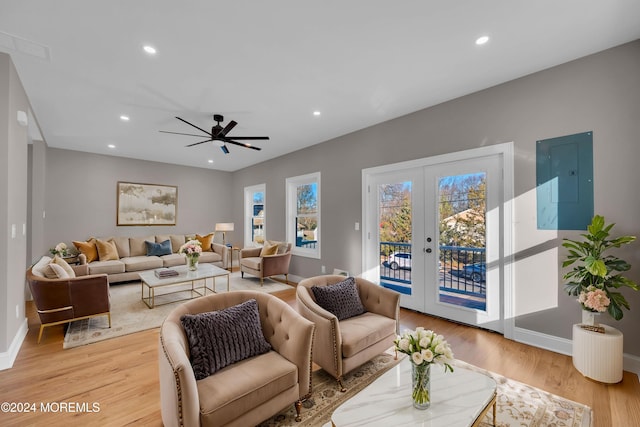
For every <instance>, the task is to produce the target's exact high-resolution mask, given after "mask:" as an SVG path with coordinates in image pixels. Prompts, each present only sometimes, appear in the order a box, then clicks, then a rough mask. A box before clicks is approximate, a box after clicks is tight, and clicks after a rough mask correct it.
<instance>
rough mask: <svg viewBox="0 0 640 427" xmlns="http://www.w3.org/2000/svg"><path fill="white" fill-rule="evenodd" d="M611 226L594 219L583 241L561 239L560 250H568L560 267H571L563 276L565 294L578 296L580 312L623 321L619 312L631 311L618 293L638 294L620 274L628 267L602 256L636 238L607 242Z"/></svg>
mask: <svg viewBox="0 0 640 427" xmlns="http://www.w3.org/2000/svg"><path fill="white" fill-rule="evenodd" d="M613 226H614V224H608V225H605V221H604V217H602V216H600V215H596V216H594V217H593V219H592V220H591V224H590V225H589V226H588V227H587V231H588V233H586V234H581V236H582V237H584V240H570V239H564V242H563V243H562V246H564V247H565V248H567V249H568V250H569V254H568V255H567V257H566V259H565V261H564V262H563V263H562V267H568V266H570V265H573V269H572V270H571V271H569V272H568V273H567V274H565V275H564V277H563V279H564V280H566V281H568V283H567V284H566V285H565V287H564V290H565V292H567V293H568V294H569V295H572V296H577V297H578V302H580V304H581V306H582V308H583V309H584V310H587V311H592V312H605V311H606V312H608V313H609V315H611V317H613V318H614V319H615V320H620V319H622V316H623V312H622V309H623V308H626V309H627V310H629V309H630V306H629V302H628V301H627V299H626V298H625V297H624V295H622V293H620V292H619V291H618V289H619V288H622V287H628V288H631V289H633V290H634V291H637V290H638V289H640V288H639V287H638V285H637V284H636V283H635V282H633V281H632V280H630V279H629V278H627V277H624V276H623V275H622V274H621V273H622V272H625V271H628V270H629V269H630V268H631V265H630V264H629V263H628V262H626V261H624V260H622V259H620V258H618V257H616V256H613V255H605V252H606V251H607V250H608V249H611V248H620V247H621V246H622V245H627V244H629V243H631V242H633V241H634V240H635V239H636V238H635V236H621V237H617V238H614V239H609V238H608V237H609V232H610V231H611V228H613Z"/></svg>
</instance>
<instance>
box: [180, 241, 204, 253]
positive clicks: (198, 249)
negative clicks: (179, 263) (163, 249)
mask: <svg viewBox="0 0 640 427" xmlns="http://www.w3.org/2000/svg"><path fill="white" fill-rule="evenodd" d="M178 252H179V253H181V254H185V255H186V256H188V257H192V256H196V257H199V256H200V254H201V253H202V245H201V244H200V242H199V241H197V240H189V241H188V242H187V243H185V244H184V245H182V246H180V250H179V251H178Z"/></svg>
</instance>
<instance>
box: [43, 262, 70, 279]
mask: <svg viewBox="0 0 640 427" xmlns="http://www.w3.org/2000/svg"><path fill="white" fill-rule="evenodd" d="M49 268H50V269H51V271H52V272H53V275H54V277H49V279H69V278H70V276H69V274H68V273H67V272H66V271H65V269H64V268H62V267H61V266H59V265H58V264H55V263H53V262H52V263H51V264H49ZM47 277H48V276H47Z"/></svg>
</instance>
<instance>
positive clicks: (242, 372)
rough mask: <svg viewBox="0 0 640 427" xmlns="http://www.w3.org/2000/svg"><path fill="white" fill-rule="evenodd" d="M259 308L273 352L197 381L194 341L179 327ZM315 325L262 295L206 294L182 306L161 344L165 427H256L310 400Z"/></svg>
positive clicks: (166, 325) (171, 316)
mask: <svg viewBox="0 0 640 427" xmlns="http://www.w3.org/2000/svg"><path fill="white" fill-rule="evenodd" d="M251 299H255V300H256V301H257V305H258V311H259V317H260V324H261V326H262V333H263V334H264V338H265V339H266V341H267V342H268V343H269V344H270V345H271V350H269V351H267V352H266V353H263V354H259V355H257V356H253V357H249V358H247V359H244V360H241V361H238V362H235V363H233V364H231V365H228V366H226V367H224V368H222V369H220V370H217V371H216V372H214V373H213V374H212V375H210V376H207V377H205V378H203V379H200V380H196V374H195V373H194V369H193V366H192V363H191V362H190V358H191V353H190V348H189V338H188V336H187V333H186V331H185V328H184V326H183V324H182V322H181V320H180V318H181V317H182V316H184V315H196V314H199V313H206V312H212V311H219V310H223V309H227V308H229V307H234V306H237V305H238V304H241V303H245V302H247V301H249V300H251ZM314 330H315V326H314V324H313V323H312V322H310V321H308V320H307V319H305V318H303V317H302V316H300V315H299V314H298V313H297V312H296V311H295V310H294V309H293V308H291V307H290V306H289V305H288V304H286V303H285V302H284V301H282V300H280V299H279V298H277V297H274V296H273V295H270V294H267V293H264V292H255V291H232V292H227V293H222V294H213V295H207V296H204V297H201V298H197V299H194V300H191V301H188V302H186V303H183V304H182V305H180V306H178V307H176V308H175V309H174V310H173V311H172V312H171V313H169V315H168V316H167V318H166V320H165V321H164V323H163V324H162V327H161V329H160V343H159V369H160V400H161V413H162V421H163V423H164V425H165V426H166V427H172V426H187V427H191V426H223V425H224V426H227V425H228V426H241V427H242V426H253V425H257V424H259V423H260V422H261V421H264V420H265V419H267V418H269V417H271V416H273V415H275V414H277V413H278V412H279V411H281V410H282V409H284V408H285V407H287V406H288V405H290V404H295V408H296V411H297V414H298V420H300V409H301V405H302V401H303V400H304V399H306V398H308V397H309V396H310V395H311V368H312V363H311V348H312V343H313V336H314Z"/></svg>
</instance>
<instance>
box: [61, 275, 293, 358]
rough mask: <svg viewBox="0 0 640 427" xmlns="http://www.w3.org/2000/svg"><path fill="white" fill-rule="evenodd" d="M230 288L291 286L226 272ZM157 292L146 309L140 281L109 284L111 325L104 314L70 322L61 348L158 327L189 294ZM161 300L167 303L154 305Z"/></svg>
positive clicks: (222, 285) (219, 285)
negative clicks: (261, 284) (261, 283)
mask: <svg viewBox="0 0 640 427" xmlns="http://www.w3.org/2000/svg"><path fill="white" fill-rule="evenodd" d="M226 283H227V282H226V280H224V279H223V278H218V279H216V291H217V292H219V293H220V292H226V291H227V287H226ZM190 286H191V285H188V286H184V289H186V288H190ZM209 286H210V285H209ZM176 289H179V288H175V287H171V289H170V290H172V291H173V290H176ZM230 289H231V290H232V291H234V290H255V291H261V292H268V293H272V292H277V291H282V290H285V289H291V286H289V285H286V284H284V283H281V282H278V281H275V280H271V279H265V281H264V286H260V279H258V278H253V277H248V276H247V277H245V278H244V279H242V278H240V272H234V273H232V274H231V275H230ZM161 292H162V290H160V291H158V292H156V298H155V299H156V306H155V307H154V308H153V309H149V308H148V307H147V306H146V304H145V303H144V302H142V299H141V284H140V282H130V283H121V284H114V285H111V286H110V287H109V293H110V295H111V328H109V322H108V320H107V317H106V316H100V317H93V318H91V319H85V320H79V321H76V322H72V323H70V324H69V326H68V328H67V332H66V334H65V337H64V344H63V348H65V349H66V348H73V347H78V346H81V345H85V344H91V343H94V342H98V341H102V340H106V339H110V338H115V337H119V336H122V335H127V334H132V333H134V332H139V331H144V330H146V329H152V328H157V327H159V326H160V325H161V324H162V322H163V321H164V319H165V318H166V317H167V314H169V312H170V311H171V310H173V309H174V308H175V307H176V306H177V305H178V304H180V303H181V302H184V301H176V300H177V299H183V298H186V297H188V296H189V295H190V294H189V293H188V292H181V293H177V294H170V295H164V296H162V295H158V294H160V293H161ZM145 295H146V293H145ZM172 301H173V302H172ZM162 303H168V304H165V305H157V304H162Z"/></svg>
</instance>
